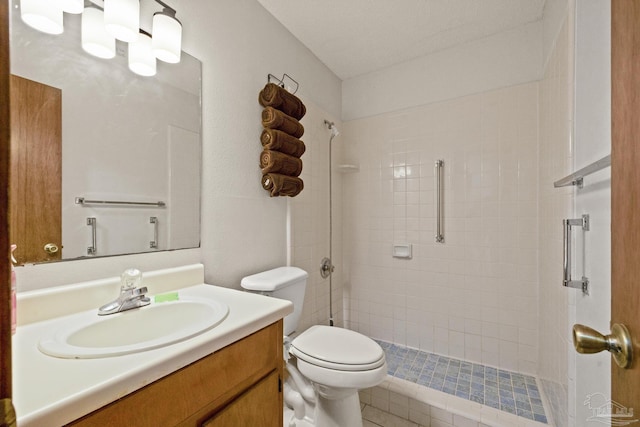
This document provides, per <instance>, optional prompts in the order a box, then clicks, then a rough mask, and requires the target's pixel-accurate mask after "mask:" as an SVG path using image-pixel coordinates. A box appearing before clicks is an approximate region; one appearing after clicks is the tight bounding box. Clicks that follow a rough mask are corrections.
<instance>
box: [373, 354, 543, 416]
mask: <svg viewBox="0 0 640 427" xmlns="http://www.w3.org/2000/svg"><path fill="white" fill-rule="evenodd" d="M377 342H378V344H380V346H381V347H382V348H383V350H384V352H385V355H386V358H387V365H388V373H389V375H392V376H394V377H396V378H400V379H403V380H405V381H410V382H413V383H416V384H419V385H422V386H425V387H429V388H431V389H435V390H439V391H442V392H444V393H448V394H451V395H454V396H457V397H460V398H463V399H468V400H471V401H473V402H477V403H480V404H482V405H486V406H490V407H492V408H496V409H499V410H501V411H505V412H508V413H511V414H514V415H517V416H519V417H523V418H527V419H530V420H535V421H538V422H542V423H545V424H546V423H547V417H546V415H545V412H544V407H543V405H542V399H541V397H540V391H539V390H538V386H537V384H536V380H535V378H534V377H532V376H529V375H522V374H518V373H515V372H510V371H505V370H502V369H497V368H492V367H489V366H484V365H481V364H477V363H471V362H466V361H463V360H458V359H452V358H449V357H445V356H440V355H437V354H433V353H428V352H424V351H420V350H415V349H411V348H406V347H402V346H398V345H395V344H391V343H387V342H384V341H377Z"/></svg>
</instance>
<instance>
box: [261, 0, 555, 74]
mask: <svg viewBox="0 0 640 427" xmlns="http://www.w3.org/2000/svg"><path fill="white" fill-rule="evenodd" d="M258 1H259V2H260V3H261V4H262V5H263V6H264V7H265V8H266V9H267V10H268V11H269V12H270V13H271V14H272V15H273V16H274V17H275V18H276V19H277V20H278V21H280V22H281V23H282V24H283V25H284V26H285V27H286V28H287V29H288V30H289V31H290V32H291V33H292V34H293V35H294V36H295V37H296V38H298V39H299V40H300V41H301V42H302V43H304V44H305V45H306V46H307V47H308V48H309V49H310V50H311V51H312V52H313V53H314V54H315V55H316V56H317V57H318V58H320V60H321V61H322V62H324V64H325V65H327V66H328V67H329V68H330V69H331V70H332V71H333V72H334V73H335V74H336V75H337V76H338V77H340V78H341V79H343V80H344V79H348V78H350V77H355V76H358V75H361V74H366V73H369V72H372V71H375V70H379V69H381V68H385V67H388V66H391V65H394V64H398V63H400V62H404V61H407V60H410V59H414V58H418V57H420V56H424V55H427V54H429V53H432V52H436V51H438V50H442V49H447V48H450V47H453V46H455V45H458V44H461V43H465V42H469V41H471V40H477V39H481V38H483V37H486V36H489V35H492V34H496V33H499V32H502V31H506V30H509V29H512V28H515V27H518V26H521V25H524V24H527V23H530V22H534V21H537V20H540V19H541V18H542V15H543V10H544V4H545V0H258Z"/></svg>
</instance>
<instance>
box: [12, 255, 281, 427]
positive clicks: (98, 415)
mask: <svg viewBox="0 0 640 427" xmlns="http://www.w3.org/2000/svg"><path fill="white" fill-rule="evenodd" d="M202 282H203V268H202V265H199V264H198V265H193V266H186V267H180V268H174V269H167V270H161V271H157V272H151V273H147V274H145V275H144V284H145V286H147V287H148V288H149V293H150V294H151V295H152V296H153V294H161V293H166V292H176V291H177V292H178V293H179V295H180V298H183V299H185V300H187V299H189V298H204V297H207V298H215V299H216V300H217V301H219V302H222V303H224V304H226V305H227V306H228V307H229V312H228V314H227V316H226V318H224V320H222V321H221V322H220V323H219V324H217V325H215V326H214V327H213V328H211V329H209V330H206V331H204V332H202V333H200V334H199V335H196V336H193V337H191V338H189V339H185V340H182V341H179V342H176V343H174V344H170V345H166V346H163V347H159V348H155V349H151V350H146V351H140V352H134V353H130V354H124V355H119V356H113V357H98V358H81V359H74V358H59V357H52V356H49V355H46V354H44V353H43V352H41V351H40V350H39V349H38V343H39V342H40V341H41V340H42V339H43V337H47V336H49V335H51V334H52V333H54V331H56V330H59V329H60V327H61V325H63V324H65V322H67V323H68V322H69V319H74V317H72V316H77V313H79V312H83V311H85V310H97V307H98V306H100V304H101V303H104V302H105V296H107V299H109V298H112V297H113V296H115V295H117V292H118V289H119V280H118V278H112V279H105V280H101V281H94V282H86V283H81V284H75V285H69V286H63V287H60V288H51V289H48V290H46V291H36V292H32V293H24V294H19V298H18V310H19V311H18V313H19V321H18V325H19V326H18V332H17V333H16V335H15V336H14V342H13V345H14V362H13V363H14V397H15V406H16V412H17V415H18V423H19V425H20V426H25V427H27V426H35V425H72V426H98V425H100V426H104V425H113V426H120V425H122V426H125V425H126V426H154V427H155V426H159V425H162V426H174V425H179V426H211V427H213V426H231V425H260V426H274V427H276V426H281V425H282V408H283V403H282V391H281V381H282V365H283V364H282V318H283V317H284V316H286V315H287V314H289V313H290V312H291V311H292V306H291V304H290V303H289V302H288V301H283V300H279V299H276V298H269V297H265V296H261V295H255V294H250V293H246V292H241V291H237V290H233V289H227V288H222V287H216V286H211V285H206V284H203V283H202ZM61 302H65V304H61ZM96 302H97V304H96ZM65 307H66V308H65ZM143 309H144V308H143ZM20 313H22V314H20Z"/></svg>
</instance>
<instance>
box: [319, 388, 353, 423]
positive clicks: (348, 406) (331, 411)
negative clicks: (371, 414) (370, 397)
mask: <svg viewBox="0 0 640 427" xmlns="http://www.w3.org/2000/svg"><path fill="white" fill-rule="evenodd" d="M322 394H323V393H318V402H317V404H316V425H317V426H318V427H319V426H322V427H344V426H349V427H362V414H361V413H360V397H359V396H358V391H357V390H352V393H349V394H348V395H346V396H343V397H342V398H340V399H329V398H326V397H324V396H323V395H322Z"/></svg>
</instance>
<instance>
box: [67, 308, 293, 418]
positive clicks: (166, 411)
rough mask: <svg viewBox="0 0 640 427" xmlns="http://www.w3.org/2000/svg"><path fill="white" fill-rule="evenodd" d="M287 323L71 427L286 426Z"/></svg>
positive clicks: (257, 333)
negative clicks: (284, 351)
mask: <svg viewBox="0 0 640 427" xmlns="http://www.w3.org/2000/svg"><path fill="white" fill-rule="evenodd" d="M282 369H283V363H282V320H280V321H278V322H276V323H274V324H272V325H270V326H268V327H266V328H264V329H262V330H260V331H258V332H256V333H254V334H252V335H249V336H248V337H246V338H244V339H242V340H240V341H238V342H236V343H234V344H231V345H229V346H227V347H225V348H223V349H221V350H219V351H217V352H215V353H213V354H211V355H209V356H207V357H205V358H203V359H200V360H198V361H196V362H194V363H192V364H191V365H188V366H186V367H184V368H182V369H180V370H179V371H176V372H174V373H172V374H170V375H168V376H166V377H164V378H161V379H159V380H157V381H155V382H153V383H151V384H149V385H148V386H146V387H144V388H142V389H140V390H138V391H135V392H133V393H131V394H129V395H127V396H125V397H123V398H121V399H119V400H117V401H115V402H113V403H111V404H110V405H107V406H105V407H103V408H100V409H98V410H96V411H94V412H92V413H90V414H88V415H86V416H85V417H83V418H80V419H79V420H77V421H74V422H73V423H71V424H69V425H70V426H74V427H90V426H101V427H102V426H107V425H108V426H127V427H130V426H131V427H134V426H135V427H147V426H148V427H158V426H163V427H165V426H181V427H183V426H184V427H187V426H207V427H220V426H235V425H247V426H249V425H255V426H264V427H269V426H273V427H279V426H282V408H283V401H282V386H281V381H282V380H281V379H282Z"/></svg>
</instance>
